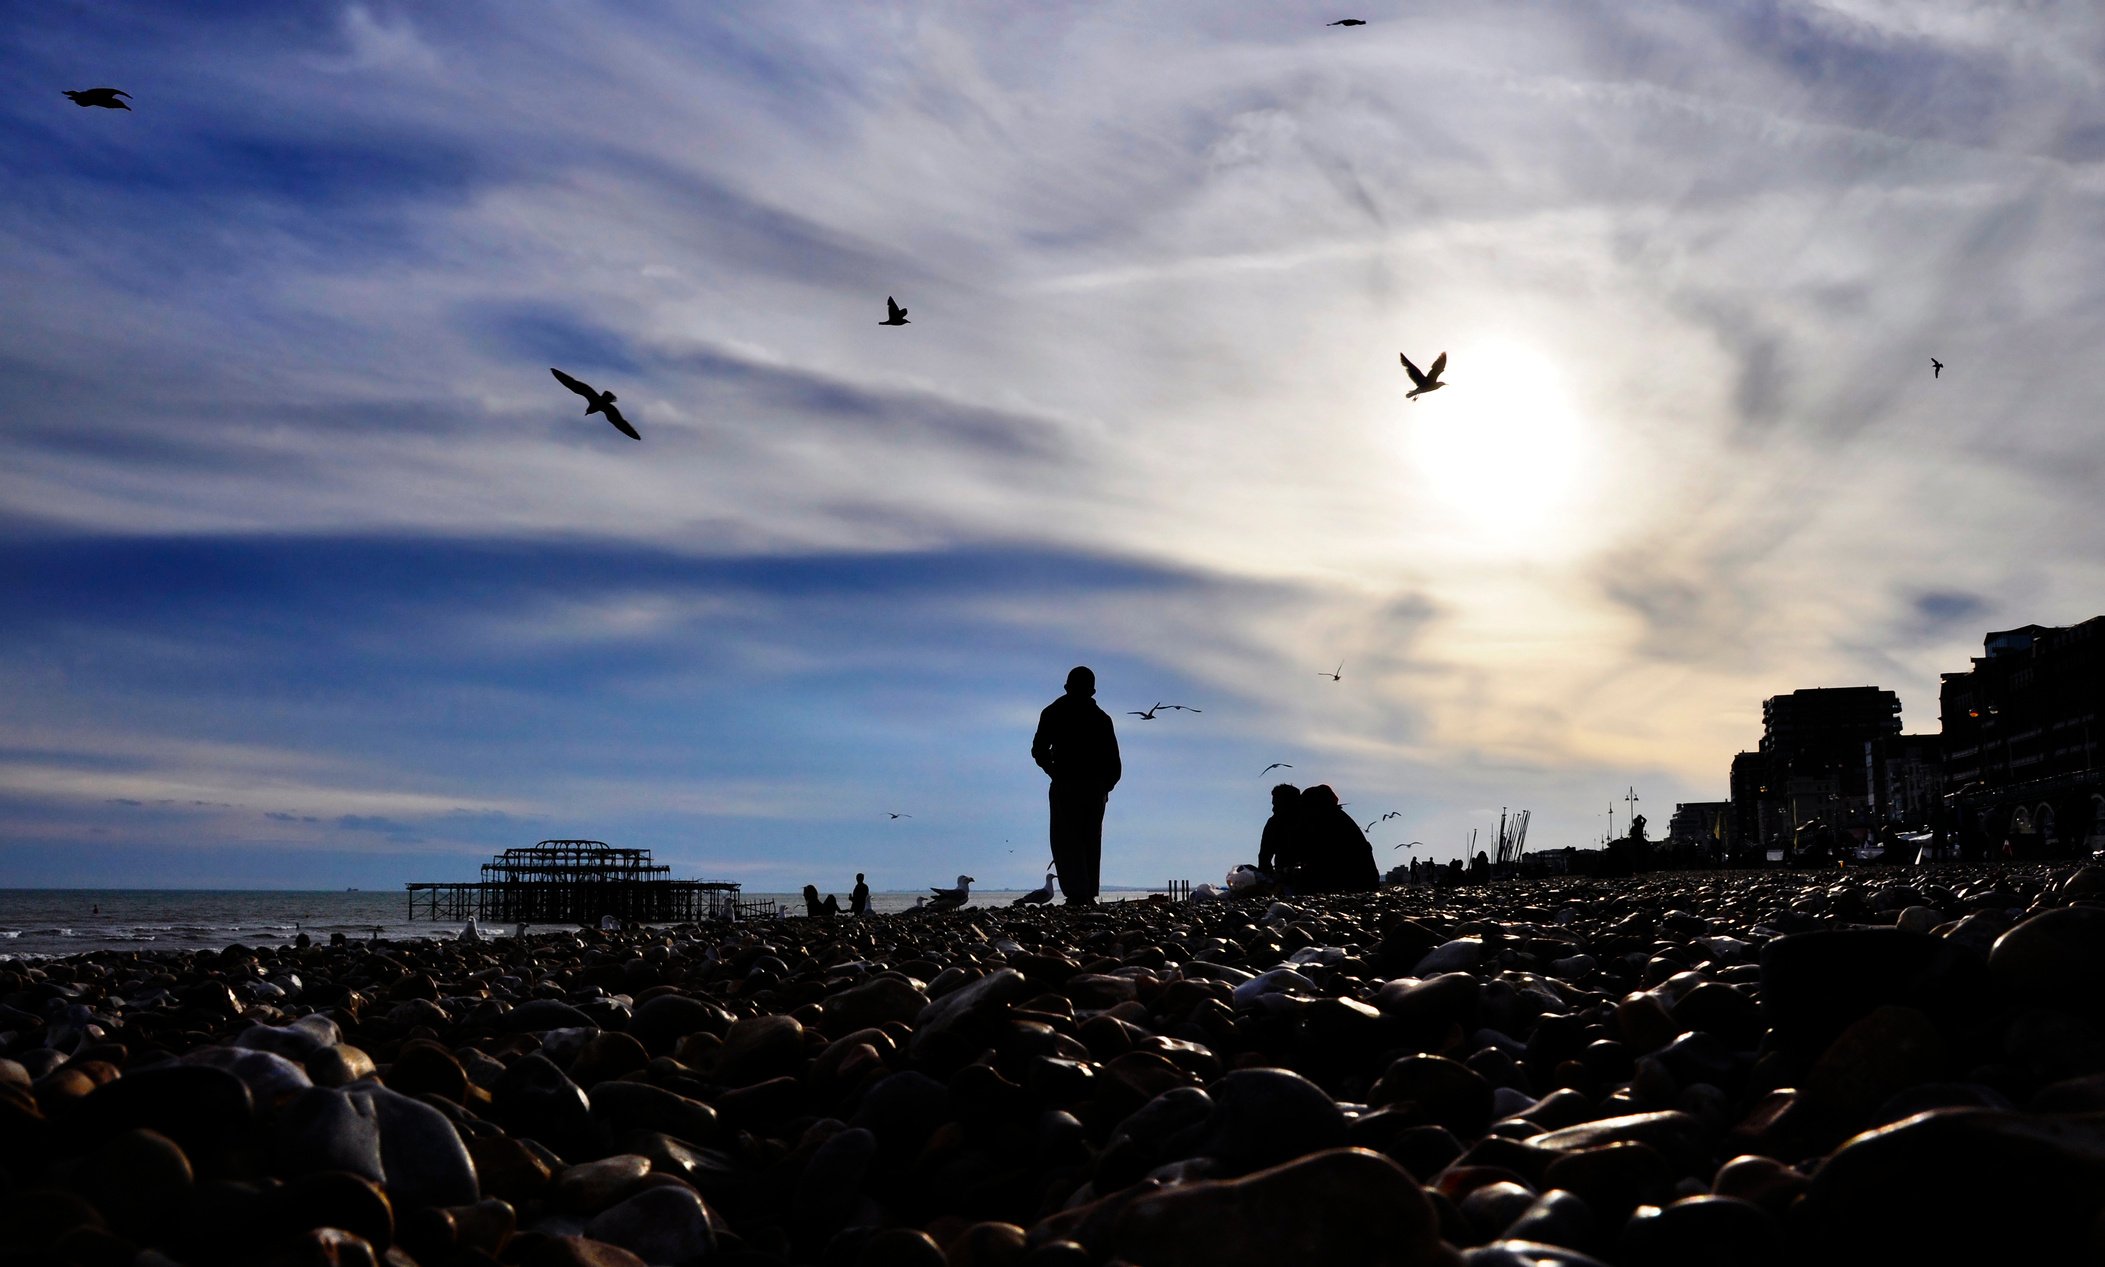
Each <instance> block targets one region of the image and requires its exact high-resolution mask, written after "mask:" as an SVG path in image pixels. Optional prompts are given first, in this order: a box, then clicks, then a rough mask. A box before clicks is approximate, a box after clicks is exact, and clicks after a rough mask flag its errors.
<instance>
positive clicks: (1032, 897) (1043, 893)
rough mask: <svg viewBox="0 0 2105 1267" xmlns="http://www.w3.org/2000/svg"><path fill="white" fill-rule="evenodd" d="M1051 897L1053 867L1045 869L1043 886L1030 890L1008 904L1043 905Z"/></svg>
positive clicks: (1050, 899)
mask: <svg viewBox="0 0 2105 1267" xmlns="http://www.w3.org/2000/svg"><path fill="white" fill-rule="evenodd" d="M1052 899H1053V868H1051V867H1047V868H1046V869H1045V887H1044V888H1042V889H1032V890H1031V891H1030V892H1028V893H1026V894H1024V895H1023V896H1022V897H1019V898H1017V899H1016V900H1015V901H1013V902H1011V903H1009V905H1010V906H1043V905H1045V904H1046V903H1047V902H1050V901H1052Z"/></svg>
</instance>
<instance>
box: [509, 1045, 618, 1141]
mask: <svg viewBox="0 0 2105 1267" xmlns="http://www.w3.org/2000/svg"><path fill="white" fill-rule="evenodd" d="M490 1115H491V1116H492V1117H494V1118H495V1119H496V1120H497V1121H498V1122H500V1123H502V1124H503V1125H504V1126H505V1127H506V1128H507V1129H509V1130H510V1131H511V1132H512V1133H513V1134H515V1135H524V1136H527V1137H528V1138H531V1139H536V1140H539V1141H540V1142H541V1143H542V1144H545V1145H546V1146H548V1147H549V1148H551V1149H553V1150H555V1152H556V1153H557V1154H559V1155H561V1156H562V1157H563V1158H564V1159H565V1160H568V1159H570V1158H572V1157H580V1158H581V1157H588V1156H591V1155H592V1154H593V1153H594V1152H596V1151H597V1150H598V1146H599V1143H600V1141H601V1139H602V1134H601V1132H600V1130H599V1124H598V1123H596V1122H594V1121H593V1120H592V1103H591V1101H590V1100H588V1099H587V1098H586V1096H585V1093H584V1092H583V1091H582V1090H580V1089H579V1088H578V1085H577V1084H576V1083H574V1082H572V1081H571V1080H570V1079H569V1078H568V1077H566V1076H565V1075H564V1073H563V1071H562V1070H561V1069H558V1068H557V1067H556V1066H555V1064H554V1062H552V1061H550V1060H549V1059H548V1058H547V1057H546V1056H543V1055H541V1054H540V1053H539V1052H529V1053H527V1054H526V1055H524V1056H521V1057H519V1059H517V1060H516V1061H513V1062H512V1064H511V1066H510V1067H509V1068H507V1069H506V1070H505V1071H504V1074H503V1076H502V1077H500V1078H498V1079H497V1084H496V1085H495V1086H493V1087H491V1088H490Z"/></svg>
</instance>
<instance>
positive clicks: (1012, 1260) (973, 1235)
mask: <svg viewBox="0 0 2105 1267" xmlns="http://www.w3.org/2000/svg"><path fill="white" fill-rule="evenodd" d="M1027 1249H1028V1239H1027V1236H1026V1233H1025V1232H1024V1230H1023V1229H1022V1228H1021V1227H1019V1226H1017V1225H1016V1224H1014V1223H1001V1222H995V1221H985V1222H980V1223H974V1224H972V1225H971V1226H970V1227H968V1228H966V1229H965V1230H964V1231H962V1232H959V1233H958V1234H957V1235H955V1236H952V1237H951V1238H950V1239H949V1240H947V1241H946V1242H944V1244H943V1258H944V1261H945V1262H947V1263H948V1264H949V1267H1018V1264H1020V1263H1021V1262H1022V1261H1023V1256H1024V1254H1025V1252H1026V1250H1027Z"/></svg>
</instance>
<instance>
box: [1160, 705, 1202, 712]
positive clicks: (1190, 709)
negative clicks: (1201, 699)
mask: <svg viewBox="0 0 2105 1267" xmlns="http://www.w3.org/2000/svg"><path fill="white" fill-rule="evenodd" d="M1155 707H1157V708H1174V709H1176V710H1177V711H1178V712H1180V713H1203V712H1205V711H1206V710H1205V709H1203V708H1193V707H1192V706H1191V705H1189V704H1157V705H1155Z"/></svg>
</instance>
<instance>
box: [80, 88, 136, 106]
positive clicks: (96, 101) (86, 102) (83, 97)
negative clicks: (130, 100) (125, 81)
mask: <svg viewBox="0 0 2105 1267" xmlns="http://www.w3.org/2000/svg"><path fill="white" fill-rule="evenodd" d="M66 95H67V96H68V97H71V98H72V99H73V104H74V105H76V106H101V107H102V108H103V109H105V110H129V109H131V107H130V106H128V105H125V104H124V103H123V102H122V101H119V100H117V98H119V97H129V96H131V94H130V93H128V92H125V91H123V90H122V89H119V88H68V89H66Z"/></svg>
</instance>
